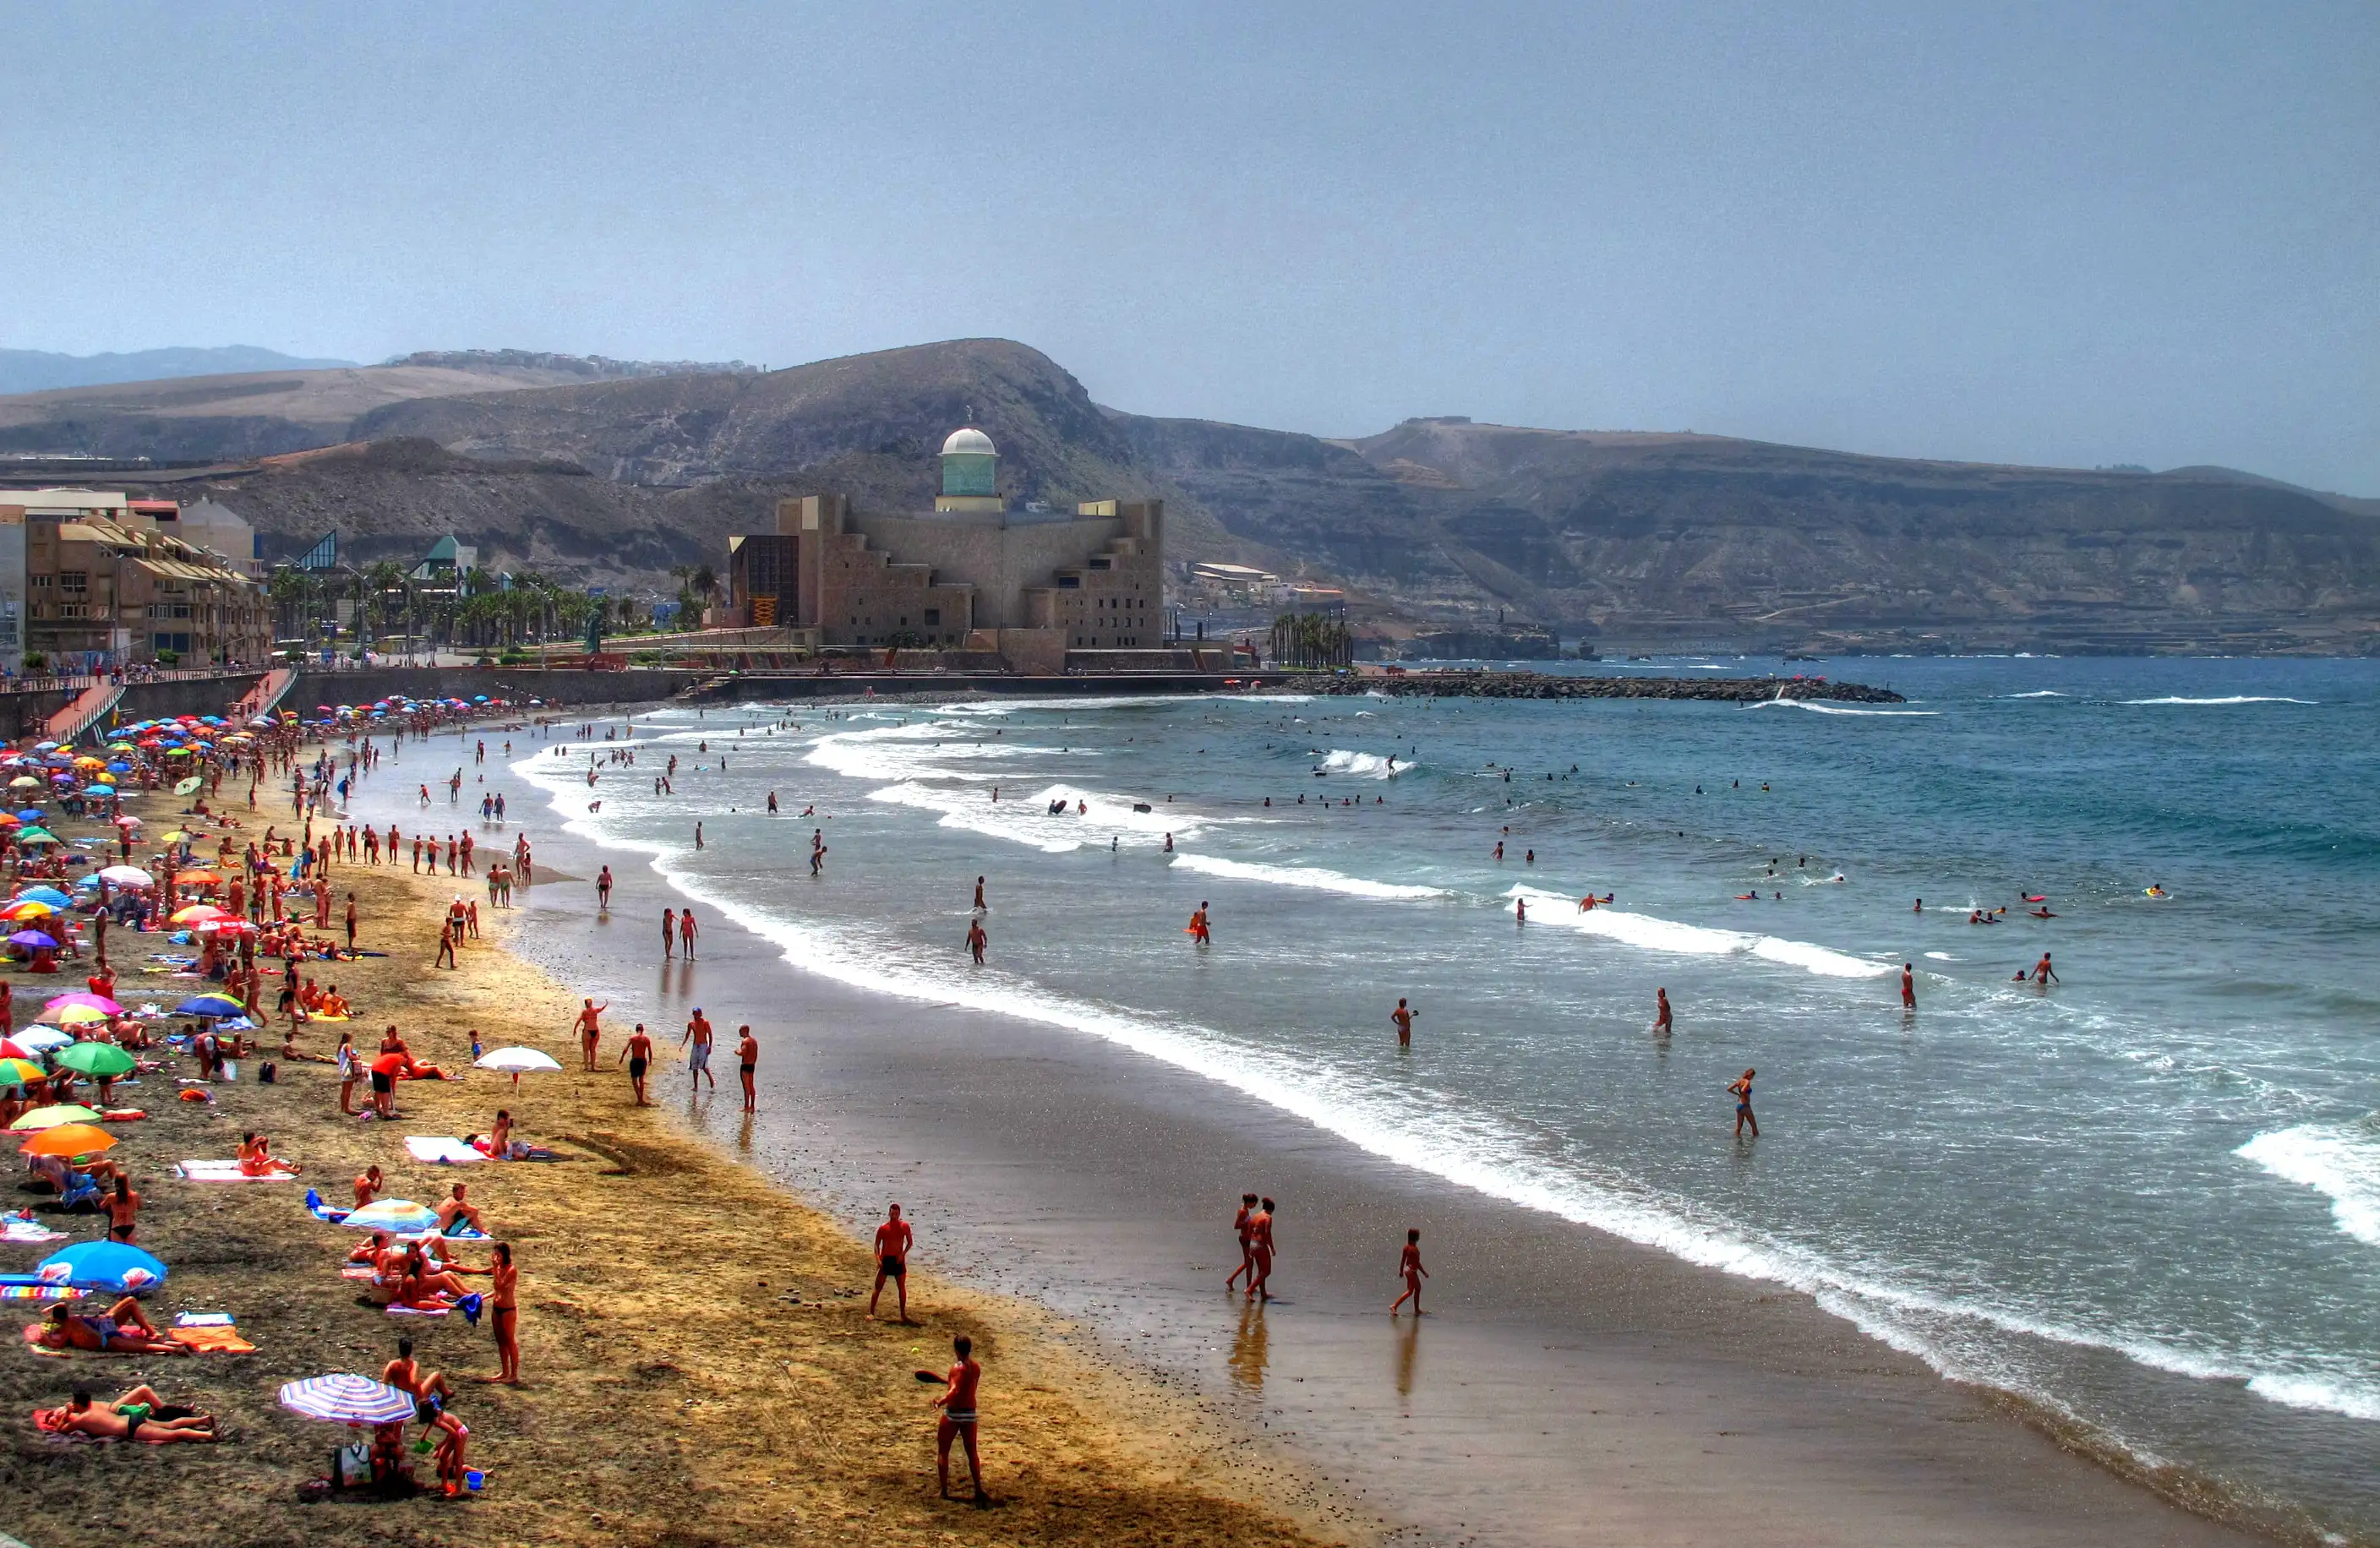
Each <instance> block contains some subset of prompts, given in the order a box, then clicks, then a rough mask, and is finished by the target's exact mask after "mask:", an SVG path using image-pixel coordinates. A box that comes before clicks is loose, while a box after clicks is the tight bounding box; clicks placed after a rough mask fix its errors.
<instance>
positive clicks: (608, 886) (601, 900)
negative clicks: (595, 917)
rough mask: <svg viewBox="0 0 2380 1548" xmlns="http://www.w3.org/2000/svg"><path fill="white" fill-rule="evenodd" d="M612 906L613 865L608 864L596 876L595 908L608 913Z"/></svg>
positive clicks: (597, 910)
mask: <svg viewBox="0 0 2380 1548" xmlns="http://www.w3.org/2000/svg"><path fill="white" fill-rule="evenodd" d="M611 908H612V867H611V866H609V865H606V866H604V867H603V869H602V871H601V874H599V875H598V876H597V877H595V910H596V912H597V913H609V912H611Z"/></svg>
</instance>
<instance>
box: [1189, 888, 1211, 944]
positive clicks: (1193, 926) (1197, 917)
mask: <svg viewBox="0 0 2380 1548" xmlns="http://www.w3.org/2000/svg"><path fill="white" fill-rule="evenodd" d="M1189 933H1190V938H1191V939H1192V940H1195V941H1196V942H1197V943H1198V944H1199V945H1201V946H1212V945H1213V944H1215V937H1214V934H1213V931H1212V929H1211V928H1210V926H1209V925H1208V922H1207V900H1206V899H1204V898H1201V899H1199V900H1198V912H1197V913H1194V914H1192V915H1191V916H1190V924H1189Z"/></svg>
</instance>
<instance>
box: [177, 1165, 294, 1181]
mask: <svg viewBox="0 0 2380 1548" xmlns="http://www.w3.org/2000/svg"><path fill="white" fill-rule="evenodd" d="M174 1175H175V1176H176V1177H180V1178H187V1179H189V1180H190V1181H192V1182H287V1181H288V1180H290V1179H289V1174H288V1173H286V1172H278V1173H275V1174H273V1175H272V1176H270V1177H250V1176H249V1175H248V1174H247V1173H246V1172H243V1171H241V1170H240V1169H239V1163H238V1162H237V1161H178V1162H176V1163H175V1165H174Z"/></svg>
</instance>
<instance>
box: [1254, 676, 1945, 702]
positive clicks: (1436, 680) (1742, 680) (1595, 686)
mask: <svg viewBox="0 0 2380 1548" xmlns="http://www.w3.org/2000/svg"><path fill="white" fill-rule="evenodd" d="M1299 686H1301V687H1303V686H1305V684H1303V683H1300V684H1299ZM1314 691H1315V692H1317V693H1326V694H1390V695H1396V696H1398V697H1401V698H1402V697H1421V698H1483V699H1712V700H1717V701H1718V702H1721V703H1726V704H1750V703H1753V702H1755V701H1756V700H1759V699H1773V698H1789V699H1830V700H1835V701H1838V702H1840V703H1845V704H1900V703H1902V702H1904V701H1903V700H1902V698H1901V696H1900V695H1899V694H1896V693H1894V692H1893V691H1892V690H1891V689H1889V688H1871V687H1869V686H1868V685H1867V684H1866V683H1829V682H1828V681H1827V680H1826V679H1825V678H1823V677H1564V676H1559V675H1556V674H1554V673H1551V672H1537V671H1403V672H1398V673H1395V674H1393V675H1391V674H1390V673H1386V672H1381V673H1372V672H1366V673H1364V674H1363V675H1361V676H1355V677H1338V678H1333V679H1330V681H1328V682H1327V683H1316V684H1315V689H1314Z"/></svg>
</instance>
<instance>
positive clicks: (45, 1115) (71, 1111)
mask: <svg viewBox="0 0 2380 1548" xmlns="http://www.w3.org/2000/svg"><path fill="white" fill-rule="evenodd" d="M103 1116H104V1115H103V1114H101V1113H99V1112H97V1111H95V1110H93V1109H92V1108H90V1107H84V1106H83V1105H82V1104H81V1103H79V1102H63V1103H55V1104H53V1105H51V1106H50V1107H36V1108H34V1109H33V1110H32V1111H31V1112H30V1113H27V1114H26V1115H25V1116H24V1117H23V1118H20V1119H18V1120H17V1121H16V1122H14V1123H12V1124H10V1125H9V1126H8V1127H9V1128H10V1129H13V1130H16V1131H18V1132H20V1133H27V1132H30V1131H33V1130H36V1129H55V1128H56V1127H57V1126H58V1125H59V1124H62V1123H97V1122H98V1121H99V1120H100V1119H101V1118H102V1117H103Z"/></svg>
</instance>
